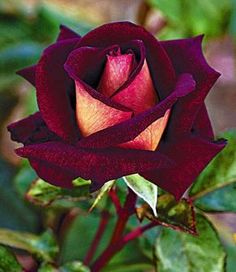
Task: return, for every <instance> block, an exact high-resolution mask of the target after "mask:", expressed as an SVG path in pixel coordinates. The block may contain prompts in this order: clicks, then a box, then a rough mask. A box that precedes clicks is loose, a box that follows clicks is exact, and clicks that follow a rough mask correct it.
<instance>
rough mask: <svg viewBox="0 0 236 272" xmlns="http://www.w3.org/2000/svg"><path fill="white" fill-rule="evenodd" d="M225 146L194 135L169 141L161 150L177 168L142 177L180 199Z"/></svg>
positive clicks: (158, 170) (152, 172)
mask: <svg viewBox="0 0 236 272" xmlns="http://www.w3.org/2000/svg"><path fill="white" fill-rule="evenodd" d="M225 144H226V143H225V141H218V142H211V141H209V140H206V139H202V138H200V137H198V136H193V135H185V136H183V137H181V138H176V139H174V140H172V141H168V140H167V141H165V142H163V143H162V144H161V147H160V149H159V150H160V151H161V152H162V153H163V154H165V155H166V156H167V157H168V158H170V159H171V160H173V161H174V162H175V165H176V166H175V167H171V168H169V169H168V170H166V169H165V171H162V169H157V170H156V171H150V172H148V171H147V172H145V173H142V175H143V176H144V177H145V178H147V179H148V180H150V181H152V182H153V183H155V184H157V185H158V186H160V187H161V188H163V189H165V190H167V191H168V192H170V193H172V194H174V195H175V197H176V198H177V199H179V198H180V197H181V196H182V195H183V193H184V192H185V191H186V190H187V188H188V187H189V186H190V185H191V184H192V182H193V181H194V180H195V178H196V177H197V176H198V175H199V174H200V172H201V171H202V170H203V169H204V168H205V167H206V165H207V164H208V163H209V162H210V161H211V160H212V158H214V157H215V156H216V154H217V153H219V152H220V151H221V150H222V149H223V148H224V147H225Z"/></svg>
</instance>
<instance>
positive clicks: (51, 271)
mask: <svg viewBox="0 0 236 272" xmlns="http://www.w3.org/2000/svg"><path fill="white" fill-rule="evenodd" d="M38 272H58V269H56V268H55V266H53V265H51V264H49V263H41V265H40V267H39V268H38Z"/></svg>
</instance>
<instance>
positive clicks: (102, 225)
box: [84, 211, 110, 265]
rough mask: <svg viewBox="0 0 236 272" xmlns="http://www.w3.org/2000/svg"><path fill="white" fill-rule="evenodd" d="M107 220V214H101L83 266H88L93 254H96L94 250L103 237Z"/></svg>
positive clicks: (108, 215)
mask: <svg viewBox="0 0 236 272" xmlns="http://www.w3.org/2000/svg"><path fill="white" fill-rule="evenodd" d="M109 218H110V214H109V212H107V211H103V212H102V214H101V221H100V224H99V227H98V230H97V232H96V234H95V237H94V239H93V241H92V244H91V246H90V248H89V250H88V252H87V255H86V257H85V259H84V264H85V265H89V263H90V262H91V261H92V259H93V256H94V254H95V252H96V249H97V247H98V245H99V242H100V240H101V238H102V236H103V233H104V231H105V229H106V225H107V223H108V220H109Z"/></svg>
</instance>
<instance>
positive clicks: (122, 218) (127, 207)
mask: <svg viewBox="0 0 236 272" xmlns="http://www.w3.org/2000/svg"><path fill="white" fill-rule="evenodd" d="M111 198H112V200H115V201H113V202H114V205H115V207H116V210H117V214H118V219H117V222H116V225H115V228H114V231H113V234H112V237H111V240H110V243H109V245H108V247H107V248H106V249H105V251H104V252H103V253H102V255H101V256H100V257H99V258H98V259H97V261H95V262H94V264H93V266H92V271H94V272H97V271H100V269H101V268H102V267H103V266H104V265H105V264H106V263H107V262H108V261H109V260H110V259H111V257H112V256H113V255H114V254H115V253H116V251H117V250H116V247H117V246H115V245H119V244H120V241H121V239H122V235H123V232H124V230H125V227H126V224H127V221H128V220H129V217H130V216H131V215H132V214H134V212H135V203H136V198H137V197H136V194H135V193H134V192H133V191H131V190H129V192H128V195H127V198H126V201H125V204H124V207H121V206H120V205H119V208H118V209H117V201H116V197H114V194H113V195H111ZM122 247H123V246H122ZM118 250H119V249H118Z"/></svg>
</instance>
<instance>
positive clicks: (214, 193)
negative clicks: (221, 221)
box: [189, 130, 236, 212]
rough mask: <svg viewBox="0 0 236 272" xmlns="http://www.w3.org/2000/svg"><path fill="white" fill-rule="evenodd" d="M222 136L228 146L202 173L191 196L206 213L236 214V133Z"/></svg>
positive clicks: (191, 191) (229, 132) (230, 132)
mask: <svg viewBox="0 0 236 272" xmlns="http://www.w3.org/2000/svg"><path fill="white" fill-rule="evenodd" d="M221 136H222V137H224V138H226V139H227V140H228V144H227V146H226V147H225V149H224V150H223V151H222V152H220V154H218V155H217V156H216V157H215V158H214V159H213V160H212V162H211V163H210V164H209V165H208V166H207V168H206V169H205V170H204V171H203V172H202V173H201V175H200V176H199V177H198V179H197V180H196V182H195V183H194V184H193V186H192V188H191V190H190V192H189V195H190V196H191V197H192V198H193V199H195V205H196V206H197V207H198V208H200V209H202V210H204V211H219V212H230V211H231V212H236V203H235V198H236V150H235V146H236V131H235V130H232V131H228V132H226V133H224V134H222V135H221Z"/></svg>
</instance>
